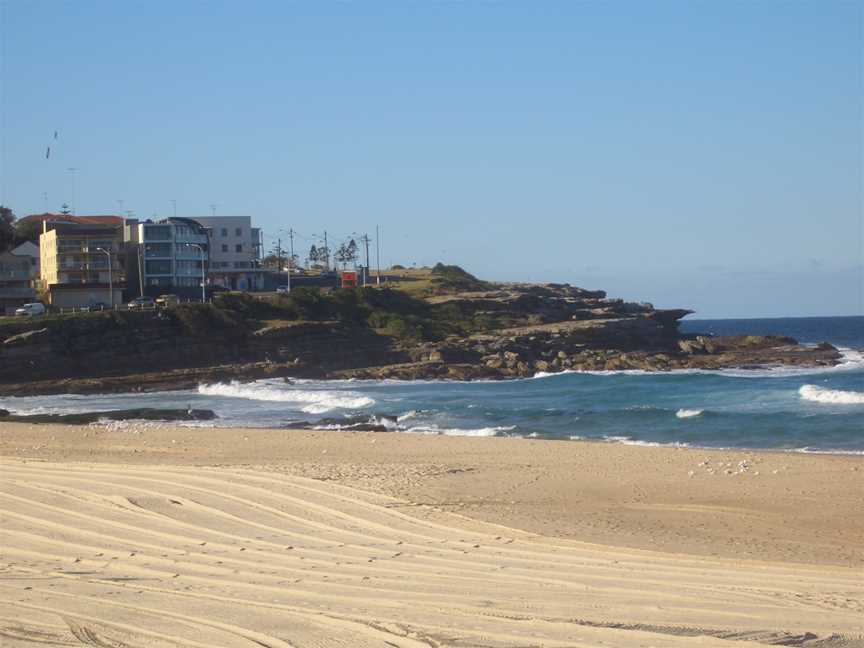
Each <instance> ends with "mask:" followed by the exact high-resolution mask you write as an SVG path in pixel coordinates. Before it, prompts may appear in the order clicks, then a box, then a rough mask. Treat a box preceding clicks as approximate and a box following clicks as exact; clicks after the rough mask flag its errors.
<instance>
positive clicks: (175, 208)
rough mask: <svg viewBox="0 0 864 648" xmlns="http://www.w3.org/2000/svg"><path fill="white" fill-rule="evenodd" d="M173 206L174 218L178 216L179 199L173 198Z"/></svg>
mask: <svg viewBox="0 0 864 648" xmlns="http://www.w3.org/2000/svg"><path fill="white" fill-rule="evenodd" d="M171 206H172V207H173V208H174V218H177V201H176V200H172V201H171Z"/></svg>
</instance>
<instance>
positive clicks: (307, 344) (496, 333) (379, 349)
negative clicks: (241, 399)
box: [0, 266, 841, 396]
mask: <svg viewBox="0 0 864 648" xmlns="http://www.w3.org/2000/svg"><path fill="white" fill-rule="evenodd" d="M445 268H446V267H445ZM450 268H452V266H451V267H450ZM459 272H460V273H461V272H462V271H461V270H460V271H459ZM452 276H453V275H452V274H451V275H449V276H447V279H443V278H442V275H439V276H438V277H436V276H435V275H434V274H433V280H432V281H431V282H430V285H429V286H428V287H427V288H426V289H425V290H424V291H422V292H419V293H418V292H417V291H414V292H410V293H409V292H404V291H402V290H393V289H376V288H366V289H358V290H340V291H333V292H331V293H317V292H313V291H310V290H300V291H296V292H295V293H292V295H290V296H269V297H264V298H255V297H253V296H250V295H241V294H227V295H221V296H220V297H219V298H217V299H216V300H215V301H214V303H213V304H209V305H201V304H184V305H182V306H179V307H174V308H171V309H169V310H166V311H157V312H143V313H142V312H120V313H90V314H82V315H76V316H67V317H49V318H44V319H37V318H34V319H27V320H6V321H5V322H3V323H2V324H0V395H7V396H10V395H33V394H52V393H98V392H128V391H155V390H164V389H193V388H195V387H197V385H198V384H200V383H212V382H220V381H227V380H255V379H261V378H268V377H303V378H375V379H379V378H396V379H406V380H410V379H420V378H441V379H457V380H471V379H478V378H483V379H506V378H517V377H526V376H532V375H535V374H536V373H538V372H548V373H553V372H560V371H566V370H577V371H603V370H622V369H623V370H626V369H638V370H646V371H669V370H673V369H685V368H691V369H692V368H695V369H722V368H729V367H740V368H756V367H765V366H771V365H798V366H807V367H812V366H832V365H835V364H837V363H838V362H839V360H840V358H841V354H840V353H839V352H838V351H837V349H835V348H834V347H833V346H831V345H830V344H827V343H826V344H821V345H818V346H816V347H805V346H802V345H800V344H798V342H797V341H796V340H794V339H792V338H788V337H781V336H734V337H712V336H709V335H684V334H682V333H681V332H680V331H679V327H678V322H679V321H680V320H681V318H683V317H685V316H686V315H688V314H690V313H691V311H689V310H685V309H675V310H663V309H655V308H654V307H653V306H652V305H651V304H647V303H635V302H625V301H623V300H620V299H609V298H607V296H606V294H605V293H604V292H603V291H592V290H584V289H581V288H577V287H574V286H570V285H567V284H543V285H536V284H488V283H485V282H480V281H477V280H476V279H474V278H473V277H471V276H470V275H467V273H464V276H463V275H460V274H457V275H456V278H457V279H458V281H452V280H450V279H451V278H452ZM466 276H467V277H468V278H470V279H465V277H466ZM409 288H410V286H409Z"/></svg>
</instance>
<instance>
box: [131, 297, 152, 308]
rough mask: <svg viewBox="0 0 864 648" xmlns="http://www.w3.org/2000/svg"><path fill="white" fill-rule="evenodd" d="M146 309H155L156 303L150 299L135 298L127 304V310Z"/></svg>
mask: <svg viewBox="0 0 864 648" xmlns="http://www.w3.org/2000/svg"><path fill="white" fill-rule="evenodd" d="M147 308H156V302H154V301H153V298H152V297H136V298H135V299H133V300H132V301H130V302H129V310H145V309H147Z"/></svg>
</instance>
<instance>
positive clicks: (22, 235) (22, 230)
mask: <svg viewBox="0 0 864 648" xmlns="http://www.w3.org/2000/svg"><path fill="white" fill-rule="evenodd" d="M41 234H42V221H40V220H35V219H34V220H25V219H21V220H18V221H16V222H15V242H16V244H18V245H20V244H21V243H24V242H25V241H31V242H32V243H35V244H36V245H39V236H40V235H41Z"/></svg>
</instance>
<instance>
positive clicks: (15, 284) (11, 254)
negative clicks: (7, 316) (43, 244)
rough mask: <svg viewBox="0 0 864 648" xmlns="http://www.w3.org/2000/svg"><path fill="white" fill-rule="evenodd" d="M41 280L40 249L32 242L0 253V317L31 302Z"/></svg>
mask: <svg viewBox="0 0 864 648" xmlns="http://www.w3.org/2000/svg"><path fill="white" fill-rule="evenodd" d="M38 279H39V247H38V246H37V245H35V244H33V243H31V242H30V241H27V242H25V243H22V244H21V245H19V246H17V247H14V248H12V249H11V250H7V251H6V252H2V253H0V315H2V314H4V312H14V310H15V309H16V308H17V307H19V306H21V304H26V303H27V302H31V301H33V300H34V299H35V297H36V291H35V290H34V285H33V284H34V282H35V281H36V280H38Z"/></svg>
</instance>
